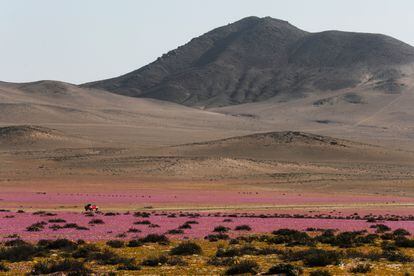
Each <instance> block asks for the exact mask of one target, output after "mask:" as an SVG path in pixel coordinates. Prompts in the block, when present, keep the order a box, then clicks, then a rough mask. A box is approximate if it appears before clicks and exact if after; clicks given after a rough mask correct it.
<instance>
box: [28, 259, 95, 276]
mask: <svg viewBox="0 0 414 276" xmlns="http://www.w3.org/2000/svg"><path fill="white" fill-rule="evenodd" d="M56 272H69V273H68V275H80V276H82V275H85V276H86V275H90V274H91V272H92V271H91V270H89V269H88V268H86V267H85V264H84V263H82V262H79V261H77V260H73V259H65V260H63V261H54V260H47V261H44V262H40V263H37V264H35V265H34V266H33V270H32V271H31V274H32V275H43V274H51V273H56Z"/></svg>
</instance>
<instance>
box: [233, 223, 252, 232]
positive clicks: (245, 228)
mask: <svg viewBox="0 0 414 276" xmlns="http://www.w3.org/2000/svg"><path fill="white" fill-rule="evenodd" d="M234 230H236V231H252V228H251V227H250V226H249V225H247V224H243V225H238V226H236V227H235V228H234Z"/></svg>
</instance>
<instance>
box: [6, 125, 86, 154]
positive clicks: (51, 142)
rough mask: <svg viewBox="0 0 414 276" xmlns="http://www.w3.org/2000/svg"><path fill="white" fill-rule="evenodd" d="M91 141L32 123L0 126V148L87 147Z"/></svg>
mask: <svg viewBox="0 0 414 276" xmlns="http://www.w3.org/2000/svg"><path fill="white" fill-rule="evenodd" d="M91 144H92V143H91V141H87V140H85V139H81V138H79V137H74V136H71V135H67V134H65V133H63V132H61V131H58V130H55V129H50V128H46V127H40V126H33V125H19V126H8V127H0V149H3V150H11V149H15V150H16V149H17V150H22V149H25V150H28V149H30V150H35V149H48V148H58V147H62V148H63V147H72V148H75V147H87V146H90V145H91Z"/></svg>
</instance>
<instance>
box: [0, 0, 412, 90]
mask: <svg viewBox="0 0 414 276" xmlns="http://www.w3.org/2000/svg"><path fill="white" fill-rule="evenodd" d="M413 11H414V1H413V0H393V1H391V0H346V1H345V0H341V1H339V0H337V1H336V0H302V1H298V0H284V1H279V0H250V1H247V0H208V1H206V0H203V1H201V0H147V1H142V0H111V1H109V0H0V38H1V43H0V80H3V81H14V82H23V81H35V80H41V79H53V80H62V81H67V82H72V83H83V82H87V81H93V80H98V79H103V78H109V77H115V76H118V75H121V74H124V73H127V72H129V71H132V70H135V69H138V68H139V67H141V66H143V65H145V64H147V63H149V62H151V61H153V60H154V59H156V58H157V57H159V56H161V55H162V54H163V53H165V52H167V51H169V50H171V49H174V48H176V47H177V46H179V45H182V44H184V43H186V42H188V41H189V40H190V39H191V38H193V37H195V36H199V35H201V34H203V33H205V32H207V31H209V30H211V29H213V28H215V27H218V26H221V25H225V24H228V23H230V22H233V21H236V20H238V19H240V18H243V17H246V16H250V15H256V16H260V17H262V16H271V17H274V18H279V19H284V20H287V21H289V22H290V23H291V24H293V25H295V26H297V27H299V28H301V29H304V30H307V31H312V32H317V31H323V30H328V29H337V30H345V31H360V32H374V33H384V34H387V35H390V36H393V37H395V38H398V39H400V40H403V41H405V42H407V43H409V44H411V45H414V31H413V28H414V16H413Z"/></svg>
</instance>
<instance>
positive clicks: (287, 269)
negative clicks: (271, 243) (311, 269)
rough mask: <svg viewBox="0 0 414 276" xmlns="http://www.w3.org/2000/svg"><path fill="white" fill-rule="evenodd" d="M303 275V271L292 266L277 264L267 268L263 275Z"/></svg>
mask: <svg viewBox="0 0 414 276" xmlns="http://www.w3.org/2000/svg"><path fill="white" fill-rule="evenodd" d="M302 273H303V269H302V268H301V267H299V266H295V265H292V264H277V265H274V266H272V267H271V268H269V270H268V271H267V272H266V273H265V274H264V275H284V276H298V275H301V274H302Z"/></svg>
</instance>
